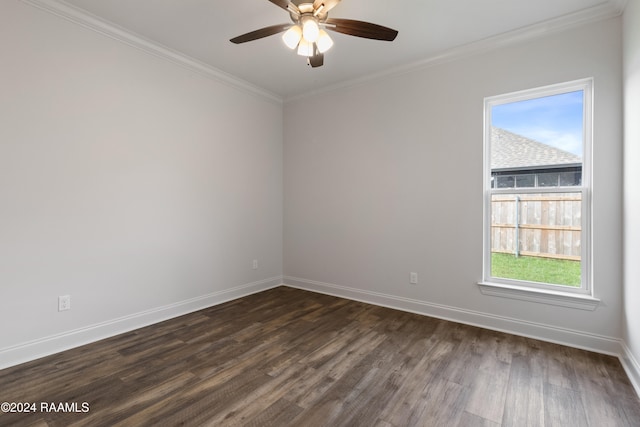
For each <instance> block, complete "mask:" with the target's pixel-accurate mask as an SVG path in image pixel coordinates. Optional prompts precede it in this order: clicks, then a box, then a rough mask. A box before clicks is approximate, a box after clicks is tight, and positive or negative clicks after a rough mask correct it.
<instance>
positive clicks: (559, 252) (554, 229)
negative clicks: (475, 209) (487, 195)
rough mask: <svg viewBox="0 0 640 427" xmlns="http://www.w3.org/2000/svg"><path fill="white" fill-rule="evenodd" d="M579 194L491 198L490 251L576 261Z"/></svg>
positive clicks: (577, 253) (579, 207) (577, 252)
mask: <svg viewBox="0 0 640 427" xmlns="http://www.w3.org/2000/svg"><path fill="white" fill-rule="evenodd" d="M581 220H582V195H581V194H580V193H564V194H558V193H556V194H520V195H512V194H509V195H503V194H500V195H493V196H492V198H491V251H492V252H501V253H510V254H515V255H516V256H517V255H527V256H536V257H544V258H559V259H570V260H576V261H579V260H580V253H581V246H580V236H581V230H582V224H581Z"/></svg>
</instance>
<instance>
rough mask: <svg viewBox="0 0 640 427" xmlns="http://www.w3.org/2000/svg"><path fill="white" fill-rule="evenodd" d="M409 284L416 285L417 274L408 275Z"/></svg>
mask: <svg viewBox="0 0 640 427" xmlns="http://www.w3.org/2000/svg"><path fill="white" fill-rule="evenodd" d="M409 283H411V284H412V285H417V284H418V273H413V272H412V273H409Z"/></svg>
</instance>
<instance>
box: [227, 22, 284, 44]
mask: <svg viewBox="0 0 640 427" xmlns="http://www.w3.org/2000/svg"><path fill="white" fill-rule="evenodd" d="M290 27H291V24H278V25H272V26H270V27H264V28H260V29H259V30H255V31H251V32H250V33H247V34H243V35H241V36H238V37H234V38H232V39H231V40H229V41H230V42H231V43H235V44H240V43H246V42H250V41H253V40H257V39H261V38H263V37H268V36H272V35H274V34H278V33H281V32H283V31H286V30H288V29H289V28H290Z"/></svg>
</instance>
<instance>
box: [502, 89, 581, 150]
mask: <svg viewBox="0 0 640 427" xmlns="http://www.w3.org/2000/svg"><path fill="white" fill-rule="evenodd" d="M582 109H583V92H582V91H576V92H568V93H563V94H560V95H552V96H546V97H542V98H535V99H530V100H526V101H518V102H511V103H508V104H502V105H496V106H494V107H493V108H492V110H491V124H492V125H493V126H496V127H499V128H502V129H506V130H508V131H510V132H513V133H517V134H519V135H522V136H526V137H527V138H531V139H534V140H536V141H540V142H543V143H545V144H548V145H551V146H554V147H557V148H560V149H562V150H565V151H568V152H570V153H574V154H577V155H579V156H582V120H583V113H582Z"/></svg>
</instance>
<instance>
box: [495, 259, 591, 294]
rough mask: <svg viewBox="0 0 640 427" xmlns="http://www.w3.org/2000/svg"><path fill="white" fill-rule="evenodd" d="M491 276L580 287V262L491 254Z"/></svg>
mask: <svg viewBox="0 0 640 427" xmlns="http://www.w3.org/2000/svg"><path fill="white" fill-rule="evenodd" d="M491 275H492V276H493V277H502V278H504V279H516V280H526V281H529V282H540V283H553V284H555V285H567V286H575V287H578V286H580V261H570V260H565V259H551V258H538V257H530V256H521V257H518V258H516V257H515V256H513V255H510V254H500V253H493V254H491Z"/></svg>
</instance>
